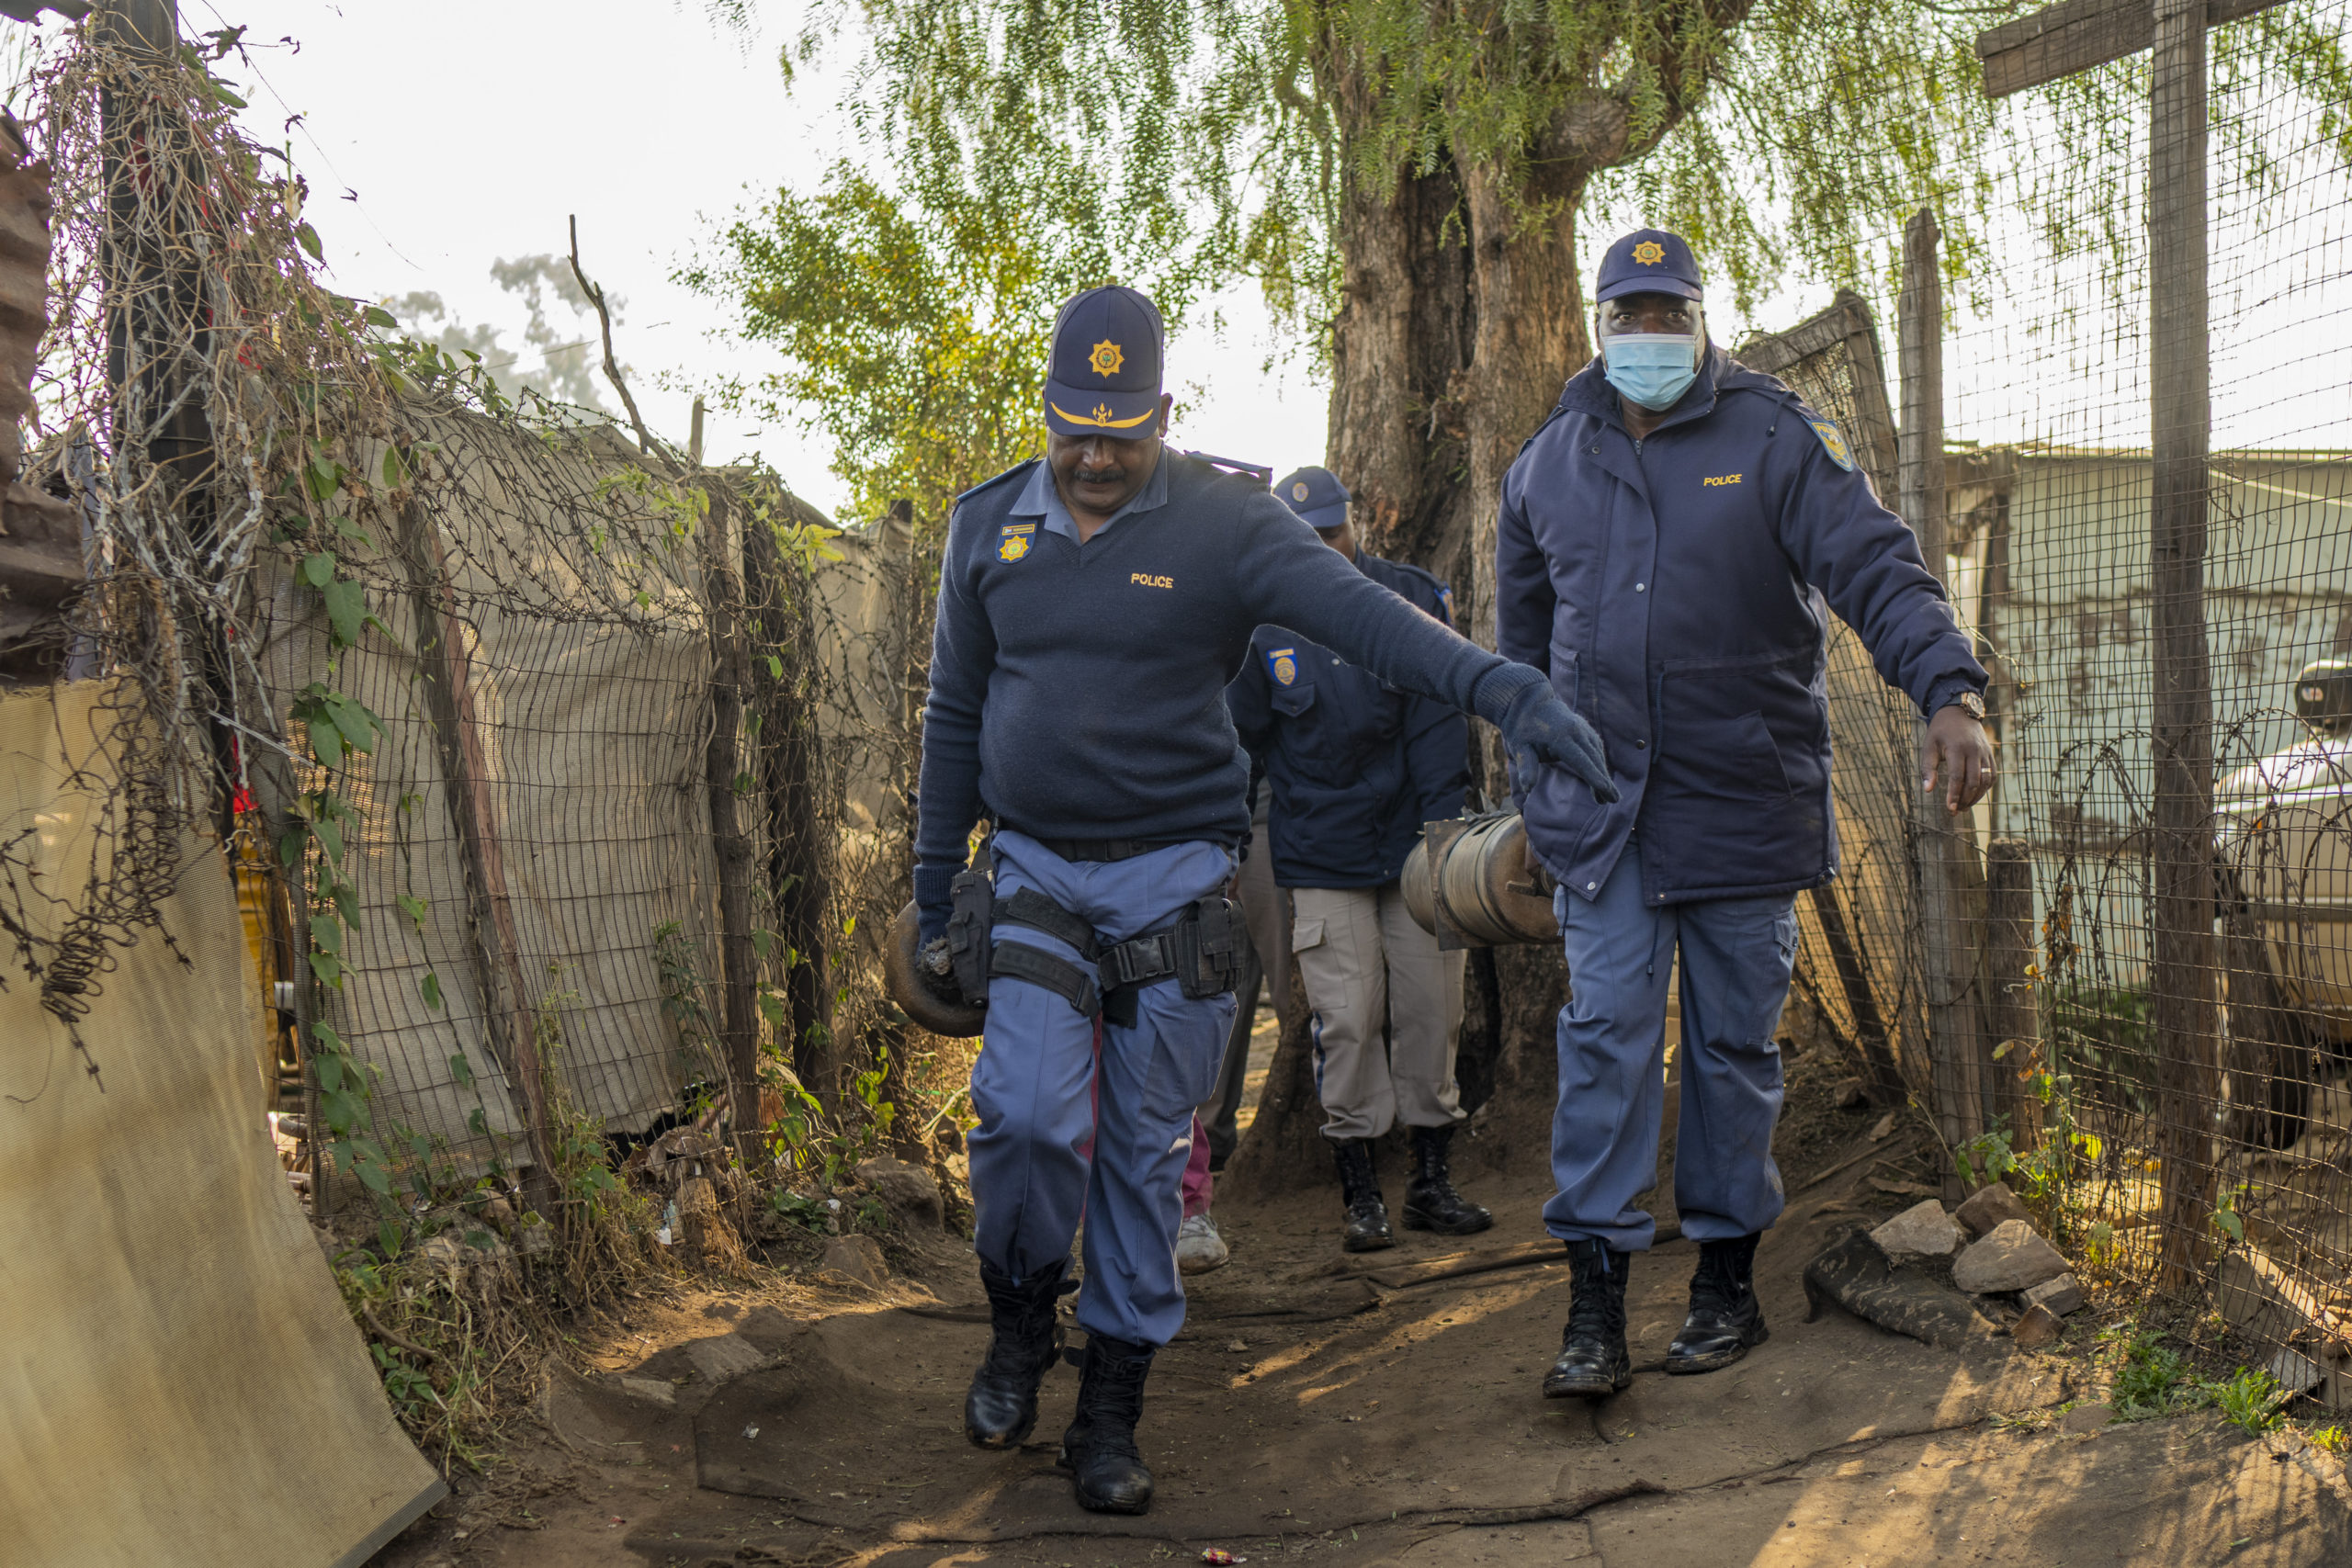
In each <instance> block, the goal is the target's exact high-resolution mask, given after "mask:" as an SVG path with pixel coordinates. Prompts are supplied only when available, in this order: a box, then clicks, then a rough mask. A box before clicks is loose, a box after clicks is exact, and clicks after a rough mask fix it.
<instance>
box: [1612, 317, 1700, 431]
mask: <svg viewBox="0 0 2352 1568" xmlns="http://www.w3.org/2000/svg"><path fill="white" fill-rule="evenodd" d="M1600 355H1601V359H1602V361H1603V362H1604V364H1605V366H1606V367H1607V373H1608V376H1609V384H1610V385H1611V386H1612V387H1614V388H1616V389H1618V390H1619V391H1621V392H1623V393H1624V394H1625V396H1626V397H1627V398H1628V399H1630V400H1633V401H1634V402H1637V403H1639V404H1641V405H1642V407H1644V408H1645V409H1648V410H1650V411H1651V412H1656V413H1662V412H1665V411H1666V410H1668V409H1670V408H1672V407H1673V406H1674V405H1675V404H1676V403H1677V402H1679V401H1680V400H1681V399H1682V394H1683V393H1685V392H1687V391H1689V390H1690V389H1691V382H1693V381H1695V380H1697V379H1698V378H1699V340H1698V338H1697V337H1696V336H1695V335H1694V336H1690V337H1683V336H1678V335H1677V334H1675V333H1620V334H1618V335H1617V336H1615V337H1605V338H1602V339H1601V340H1600Z"/></svg>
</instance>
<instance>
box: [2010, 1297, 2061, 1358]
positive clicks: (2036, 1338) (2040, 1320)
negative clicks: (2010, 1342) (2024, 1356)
mask: <svg viewBox="0 0 2352 1568" xmlns="http://www.w3.org/2000/svg"><path fill="white" fill-rule="evenodd" d="M2065 1335H2066V1323H2065V1320H2064V1318H2062V1317H2060V1316H2059V1315H2058V1314H2056V1313H2054V1312H2052V1311H2051V1310H2050V1309H2049V1308H2048V1307H2046V1306H2041V1305H2039V1304H2036V1305H2034V1306H2030V1307H2028V1308H2026V1309H2025V1315H2024V1316H2023V1317H2020V1318H2018V1320H2017V1322H2016V1323H2015V1324H2013V1325H2010V1328H2009V1337H2010V1338H2012V1339H2014V1340H2016V1341H2017V1342H2018V1348H2019V1349H2022V1350H2039V1349H2041V1348H2042V1347H2043V1346H2044V1345H2055V1344H2056V1343H2058V1341H2059V1340H2061V1339H2063V1338H2064V1337H2065Z"/></svg>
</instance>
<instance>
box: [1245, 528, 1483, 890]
mask: <svg viewBox="0 0 2352 1568" xmlns="http://www.w3.org/2000/svg"><path fill="white" fill-rule="evenodd" d="M1356 565H1357V566H1358V567H1359V568H1360V569H1361V570H1363V574H1364V575H1365V576H1366V577H1369V578H1371V579H1372V580H1373V581H1374V582H1378V583H1383V584H1385V585H1386V586H1387V587H1389V588H1391V589H1393V590H1395V591H1396V592H1397V593H1398V594H1400V595H1402V596H1403V597H1404V598H1405V599H1407V600H1408V601H1409V602H1410V603H1411V604H1413V605H1414V606H1415V607H1416V608H1418V609H1419V610H1420V611H1422V612H1423V613H1424V614H1426V615H1430V616H1433V617H1435V618H1436V619H1438V620H1440V621H1443V622H1445V623H1446V624H1447V625H1449V626H1450V625H1452V624H1453V616H1452V615H1450V614H1449V613H1448V610H1447V604H1446V601H1447V598H1448V595H1447V593H1446V591H1445V586H1444V584H1442V583H1441V582H1439V581H1438V580H1437V579H1436V578H1434V577H1431V576H1430V574H1429V573H1428V572H1426V571H1423V570H1421V569H1420V568H1419V567H1416V566H1407V565H1405V564H1403V563H1402V562H1399V561H1392V560H1383V559H1381V558H1380V557H1378V556H1374V555H1361V554H1360V555H1358V556H1357V557H1356ZM1226 705H1227V707H1228V708H1230V709H1231V710H1232V712H1233V725H1234V728H1236V729H1237V730H1238V731H1239V732H1240V734H1241V744H1242V745H1243V746H1244V747H1246V748H1248V750H1249V752H1250V758H1251V760H1252V761H1254V762H1255V763H1256V764H1257V766H1258V767H1259V768H1261V769H1262V770H1263V771H1264V773H1265V782H1266V785H1267V787H1270V788H1272V791H1273V805H1272V809H1271V811H1270V812H1269V813H1268V818H1267V837H1268V839H1270V840H1272V843H1271V845H1270V846H1269V847H1270V848H1271V851H1272V855H1273V862H1274V867H1273V869H1274V882H1275V885H1276V886H1282V887H1379V886H1384V885H1385V884H1387V883H1390V882H1394V881H1396V880H1397V874H1399V873H1400V872H1402V871H1403V870H1404V867H1405V857H1406V856H1407V855H1408V854H1410V853H1411V852H1412V850H1413V846H1414V845H1415V844H1416V843H1418V842H1419V841H1420V837H1421V825H1422V824H1423V823H1425V822H1434V821H1439V820H1442V819H1443V818H1453V817H1459V816H1461V815H1462V807H1463V801H1464V795H1465V794H1466V793H1467V791H1468V789H1469V784H1470V756H1469V750H1470V746H1469V741H1470V732H1469V727H1468V725H1467V724H1465V723H1464V720H1463V717H1462V715H1461V713H1460V712H1459V711H1457V710H1456V709H1453V708H1451V707H1448V706H1446V705H1444V704H1442V703H1439V702H1434V701H1432V700H1430V698H1428V697H1422V696H1416V695H1413V694H1410V693H1407V692H1400V691H1398V690H1397V688H1395V687H1394V686H1391V685H1389V684H1388V683H1387V682H1385V681H1382V680H1380V679H1379V678H1378V677H1376V676H1374V674H1372V672H1371V671H1366V670H1362V669H1359V668H1358V667H1356V666H1355V665H1352V664H1350V663H1347V662H1346V661H1344V660H1341V659H1340V657H1339V656H1338V655H1337V654H1335V653H1333V652H1331V651H1330V650H1329V649H1326V648H1324V647H1322V646H1320V645H1319V644H1317V643H1314V642H1310V641H1308V640H1307V639H1306V638H1305V637H1300V636H1298V635H1297V634H1296V633H1295V632H1293V631H1291V630H1290V629H1289V628H1288V627H1285V626H1260V627H1259V628H1258V630H1257V632H1256V634H1255V635H1254V636H1252V637H1250V658H1249V660H1247V661H1246V662H1245V663H1244V664H1243V666H1242V670H1241V674H1240V675H1239V677H1238V678H1237V679H1236V680H1235V681H1234V682H1233V684H1232V685H1231V686H1230V687H1229V688H1227V692H1226Z"/></svg>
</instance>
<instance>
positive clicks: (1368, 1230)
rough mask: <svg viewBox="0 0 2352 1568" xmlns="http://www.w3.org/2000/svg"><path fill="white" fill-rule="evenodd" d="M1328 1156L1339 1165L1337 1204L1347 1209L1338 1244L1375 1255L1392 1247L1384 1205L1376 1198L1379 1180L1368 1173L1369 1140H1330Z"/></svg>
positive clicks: (1393, 1238)
mask: <svg viewBox="0 0 2352 1568" xmlns="http://www.w3.org/2000/svg"><path fill="white" fill-rule="evenodd" d="M1331 1154H1332V1157H1334V1158H1335V1159H1337V1160H1338V1161H1339V1162H1340V1201H1341V1202H1342V1203H1345V1204H1346V1205H1347V1206H1348V1224H1347V1229H1346V1230H1345V1231H1343V1232H1341V1233H1340V1246H1341V1247H1346V1248H1347V1249H1348V1250H1349V1251H1350V1252H1377V1251H1379V1250H1380V1249H1381V1248H1382V1247H1394V1246H1396V1245H1397V1233H1396V1232H1394V1231H1392V1230H1390V1229H1389V1228H1388V1205H1387V1204H1386V1203H1385V1202H1384V1201H1382V1200H1381V1196H1380V1179H1379V1178H1378V1177H1377V1176H1374V1174H1373V1170H1372V1140H1371V1139H1369V1138H1334V1139H1332V1140H1331Z"/></svg>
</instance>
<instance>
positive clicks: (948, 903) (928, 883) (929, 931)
mask: <svg viewBox="0 0 2352 1568" xmlns="http://www.w3.org/2000/svg"><path fill="white" fill-rule="evenodd" d="M963 870H964V868H963V867H962V866H960V865H919V866H917V867H915V929H916V931H917V933H918V935H919V936H920V938H921V940H920V941H919V942H917V943H916V945H917V946H918V947H929V946H930V945H931V944H932V943H933V942H937V941H939V940H940V939H941V938H942V937H944V936H945V935H946V934H947V917H948V916H949V915H951V914H953V913H954V912H955V909H956V901H955V898H954V896H953V894H952V892H951V889H952V888H953V887H954V886H955V884H956V877H957V876H959V875H961V874H963Z"/></svg>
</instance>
